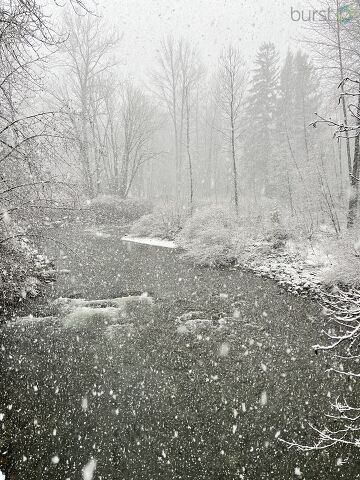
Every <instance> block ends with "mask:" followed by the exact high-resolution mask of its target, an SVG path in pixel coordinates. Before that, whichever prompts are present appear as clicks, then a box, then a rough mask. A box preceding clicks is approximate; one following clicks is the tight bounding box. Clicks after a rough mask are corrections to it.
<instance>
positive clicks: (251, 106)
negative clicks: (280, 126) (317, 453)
mask: <svg viewBox="0 0 360 480" xmlns="http://www.w3.org/2000/svg"><path fill="white" fill-rule="evenodd" d="M278 83H279V55H278V53H277V51H276V48H275V46H274V44H272V43H263V44H262V45H261V46H260V48H259V51H258V53H257V56H256V60H255V68H254V71H253V75H252V81H251V87H250V92H249V96H248V104H247V114H246V124H247V130H248V132H247V134H248V135H247V141H246V143H245V145H244V156H245V164H246V166H247V170H248V172H247V176H248V180H249V182H250V185H251V187H252V189H253V191H254V193H255V195H256V196H258V195H261V194H265V195H269V194H270V193H271V192H270V183H269V167H270V162H271V158H272V156H273V153H274V151H273V150H274V142H273V136H274V130H275V123H274V122H275V113H276V109H277V94H278Z"/></svg>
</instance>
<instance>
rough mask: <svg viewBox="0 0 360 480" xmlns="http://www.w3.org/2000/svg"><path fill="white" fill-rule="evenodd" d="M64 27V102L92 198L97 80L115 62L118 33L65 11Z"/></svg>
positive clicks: (95, 19)
mask: <svg viewBox="0 0 360 480" xmlns="http://www.w3.org/2000/svg"><path fill="white" fill-rule="evenodd" d="M65 27H66V30H67V31H68V32H69V38H68V41H67V42H66V43H65V51H66V57H67V61H66V64H67V67H68V73H69V75H68V76H67V80H66V84H65V86H64V92H63V97H64V103H66V104H67V105H68V108H69V114H70V119H71V122H72V126H73V129H74V131H75V134H76V135H75V137H76V141H77V143H78V148H79V160H80V165H81V167H82V176H83V182H84V189H85V192H86V194H87V195H88V196H89V197H90V198H92V197H94V196H95V195H96V194H97V193H98V191H97V190H98V189H97V187H96V185H97V184H98V180H97V176H98V175H99V172H98V164H97V154H96V151H97V140H98V139H96V138H94V133H95V130H94V126H95V124H96V121H97V120H96V115H97V111H98V106H97V105H95V104H94V102H95V103H97V102H98V100H99V83H101V81H102V79H103V77H104V75H105V74H106V73H107V72H108V71H109V70H110V69H111V68H112V67H113V66H114V65H115V62H114V60H113V58H112V56H111V52H112V50H113V48H114V46H115V45H116V44H117V43H118V41H119V38H118V36H116V35H114V34H113V33H104V32H105V31H106V28H105V27H104V24H103V20H102V19H101V18H100V17H95V16H90V15H87V16H79V15H74V14H73V15H71V14H69V13H68V14H67V15H66V16H65Z"/></svg>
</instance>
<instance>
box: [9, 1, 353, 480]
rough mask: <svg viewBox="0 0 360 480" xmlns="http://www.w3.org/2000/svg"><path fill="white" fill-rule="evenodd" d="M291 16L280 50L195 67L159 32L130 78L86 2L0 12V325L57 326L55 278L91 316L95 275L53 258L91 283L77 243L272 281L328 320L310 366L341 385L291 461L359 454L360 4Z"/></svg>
mask: <svg viewBox="0 0 360 480" xmlns="http://www.w3.org/2000/svg"><path fill="white" fill-rule="evenodd" d="M99 3H100V4H101V2H99ZM119 8H120V7H119ZM219 8H220V7H219ZM294 8H295V7H294V6H291V5H290V4H289V7H288V8H287V13H288V16H289V18H290V17H291V16H292V17H293V18H292V19H293V21H296V23H299V22H302V24H303V26H302V28H301V29H300V30H299V31H300V34H299V38H296V41H295V42H293V41H292V42H289V46H286V48H284V45H278V44H276V43H275V42H273V41H272V40H270V39H269V40H265V41H262V42H261V44H260V46H259V47H258V48H256V49H254V50H253V51H252V52H251V58H250V59H249V53H248V52H247V51H244V48H243V45H242V43H241V42H240V41H239V42H238V43H236V42H233V43H228V44H223V45H222V47H221V51H220V53H219V55H218V56H217V57H216V59H215V61H209V59H208V58H207V55H206V52H204V51H203V49H199V48H198V45H197V43H196V42H192V41H191V38H189V37H187V36H183V35H177V32H172V31H169V32H168V33H167V34H166V35H165V36H163V38H162V39H161V40H160V41H159V42H158V44H157V46H156V50H155V51H156V54H155V55H154V57H153V58H150V59H146V61H145V58H144V65H140V64H139V65H136V64H134V65H133V71H137V69H138V71H139V72H138V75H135V74H130V73H129V71H128V70H127V69H124V68H123V66H124V53H123V45H124V42H125V40H126V39H125V38H124V33H123V32H122V29H121V25H119V24H117V23H116V22H115V21H114V24H109V19H108V18H105V17H104V15H103V14H102V6H101V5H98V4H97V3H95V2H92V1H91V0H89V1H87V0H69V1H68V2H65V4H64V5H62V4H61V5H60V4H58V2H56V0H54V1H52V0H48V1H44V2H43V1H39V0H2V1H1V3H0V166H1V168H0V325H1V324H2V325H7V324H10V325H12V324H15V325H16V324H17V323H16V322H18V321H19V320H18V319H19V317H21V318H22V317H26V318H28V316H29V315H30V317H34V318H35V319H36V318H37V317H38V318H39V321H41V320H40V319H41V318H45V317H46V318H49V317H51V316H55V317H56V318H58V317H59V316H61V315H63V314H64V311H66V312H67V314H68V313H69V311H70V310H63V309H64V306H63V305H62V306H61V308H60V307H59V300H58V297H61V298H62V297H67V296H69V297H71V295H67V294H68V293H69V291H70V290H69V289H65V290H64V289H63V284H64V280H63V277H64V276H68V279H67V280H66V281H65V283H66V282H68V283H67V287H69V285H72V286H74V284H76V288H77V290H76V289H75V290H76V291H75V290H74V292H75V293H73V298H85V297H86V298H87V300H86V301H87V302H90V294H89V295H88V296H87V294H85V292H86V291H87V290H86V288H85V287H84V285H85V283H86V281H87V282H88V283H89V285H90V283H91V282H92V283H91V285H95V284H96V282H98V283H99V284H101V282H102V280H101V278H102V277H101V278H100V274H99V277H98V279H97V277H96V272H95V273H94V272H93V271H92V270H91V274H89V278H87V279H85V280H84V278H83V277H82V275H83V274H82V273H81V274H80V277H81V281H80V280H79V278H80V277H77V276H76V275H75V274H74V276H73V277H71V266H70V267H69V265H68V264H66V260H67V258H68V257H71V256H72V255H74V258H75V257H76V256H77V257H81V262H80V264H79V265H80V267H79V269H80V270H81V269H82V268H84V271H86V272H88V270H87V268H90V267H89V265H90V263H91V261H93V258H92V255H95V254H93V253H88V256H86V255H87V253H86V252H87V250H86V249H87V248H88V244H90V243H91V242H95V243H96V242H98V241H101V239H103V240H104V241H105V240H106V239H107V238H110V237H111V238H112V239H113V240H112V241H114V242H115V241H116V247H115V243H114V248H116V249H117V248H118V247H117V246H118V245H120V244H121V242H122V241H123V240H124V239H125V241H127V240H130V241H132V240H134V241H136V242H138V241H140V242H141V239H144V238H145V239H147V240H149V239H150V244H151V242H154V244H155V245H157V246H158V247H159V246H160V247H161V245H171V246H173V247H175V248H178V249H180V250H181V252H182V253H181V258H182V261H185V262H188V263H187V264H188V265H191V266H194V268H207V269H210V270H209V271H213V270H214V271H216V272H223V271H225V272H228V273H229V272H230V273H229V275H230V274H231V275H232V273H231V272H233V271H238V270H241V271H245V272H251V275H254V276H255V277H263V278H271V279H273V280H275V281H276V282H277V283H278V284H279V285H280V286H281V287H282V288H284V289H285V290H286V291H287V292H291V295H293V296H294V297H296V301H300V300H298V299H301V298H304V299H306V301H309V302H317V304H318V305H320V307H321V309H322V313H323V314H324V316H325V317H326V319H327V321H328V322H330V323H326V325H325V326H324V327H321V328H320V327H319V331H318V338H315V343H316V345H315V346H314V347H313V350H312V351H315V354H316V355H322V354H323V353H324V354H325V355H330V357H327V358H331V359H332V360H329V361H330V362H332V363H331V365H332V366H331V367H330V369H327V370H326V372H327V374H328V375H330V374H329V372H332V373H335V374H336V375H335V376H336V378H340V380H338V381H339V382H341V381H342V379H345V380H344V382H345V383H344V384H341V385H342V386H341V387H340V392H341V393H340V394H339V396H338V397H337V398H336V400H335V399H333V403H332V407H331V408H332V417H331V418H332V419H334V421H337V422H339V425H340V426H339V425H337V426H334V425H333V424H331V426H327V427H324V428H321V427H319V426H318V424H317V423H316V422H315V423H316V424H315V425H314V424H312V425H311V428H310V430H312V432H313V433H315V439H314V440H313V441H311V442H309V439H308V438H306V439H304V438H299V439H296V440H290V438H289V437H287V438H285V439H284V438H283V437H282V436H281V438H280V440H281V441H283V443H284V444H285V445H286V448H289V447H290V449H291V448H292V449H294V450H295V451H298V452H302V453H304V452H306V454H308V453H309V452H312V451H318V450H327V449H328V448H330V449H331V447H334V446H335V448H338V449H340V450H339V452H340V453H337V455H338V457H339V458H342V456H343V454H342V450H341V449H342V448H351V447H355V448H357V447H359V445H360V437H359V431H360V422H359V405H360V403H359V392H358V388H357V386H356V385H357V384H356V380H357V378H358V377H359V375H360V373H359V372H358V371H357V367H358V361H359V355H360V353H359V339H360V230H359V226H360V199H359V192H360V190H359V187H360V2H359V1H358V0H346V1H343V0H319V1H318V2H317V4H316V10H315V12H316V13H319V12H326V15H325V14H317V15H314V11H313V15H312V16H311V15H310V13H311V12H310V10H309V16H307V15H306V18H303V17H304V12H302V15H303V17H301V12H298V13H299V17H296V15H295V13H294ZM239 9H240V6H239ZM304 9H305V10H304V11H305V13H307V12H308V8H307V7H306V8H305V7H304ZM296 12H297V11H296ZM134 15H136V13H134ZM294 16H295V19H294ZM188 20H189V21H191V20H190V19H188ZM294 45H295V46H294ZM127 62H131V59H130V60H129V59H128V60H127ZM69 232H70V233H69ZM95 243H94V245H95ZM91 244H93V243H91ZM106 248H107V247H105V246H104V249H103V253H102V254H104V255H105V254H106ZM109 248H110V247H109ZM116 249H115V250H114V252H115V253H114V252H113V251H112V250H111V252H112V253H111V255H110V253H109V258H108V259H107V261H109V262H110V263H109V268H110V266H111V262H113V261H114V262H115V261H117V260H116V259H115V257H116V255H117V254H118V250H116ZM109 252H110V250H109ZM112 255H114V257H112V258H111V259H110V256H112ZM119 255H120V254H119ZM150 256H151V255H150ZM119 258H120V257H119ZM124 258H125V257H124ZM64 261H65V263H64ZM146 261H147V260H144V262H146ZM74 262H75V260H74ZM139 262H140V260H139ZM103 265H105V263H104V264H102V263H101V264H100V265H99V267H98V268H99V269H100V270H101V269H102V268H104V269H105V267H104V266H103ZM106 265H107V264H106ZM121 265H126V261H125V260H124V263H122V264H121ZM121 265H120V267H119V272H122V270H121V269H122V266H121ZM91 268H92V267H91ZM106 268H107V267H106ZM191 268H193V267H191ZM154 271H155V270H154ZM200 271H202V270H200ZM164 272H165V273H164ZM163 274H164V275H166V274H167V273H166V268H165V270H164V271H162V272H160V273H159V275H160V276H161V275H163ZM215 274H216V275H217V273H215ZM86 275H87V273H86V274H84V275H83V276H86ZM91 275H95V276H94V277H91ZM121 275H122V274H121V273H119V274H118V276H121ZM143 275H145V273H144V272H143ZM146 275H147V273H146ZM90 277H91V281H90ZM114 277H115V274H114ZM139 278H140V277H139ZM143 278H144V277H141V282H142V281H143ZM124 281H125V280H124ZM231 281H232V280H231ZM78 282H85V283H84V284H81V285H82V286H81V287H80V286H79V285H78ZM139 282H140V280H139ZM141 282H140V283H139V287H138V288H136V289H135V290H136V291H137V290H139V292H140V291H141V292H142V289H143V286H142V285H143V283H141ZM225 283H227V282H225ZM225 283H224V284H225ZM230 283H231V282H230ZM59 285H60V287H59ZM109 285H110V284H109ZM126 285H127V284H126ZM105 286H106V288H107V287H108V284H107V283H106V282H105V283H104V285H103V287H104V288H105ZM83 287H84V288H85V290H81V288H83ZM69 288H70V287H69ZM74 288H75V287H74ZM99 288H100V287H99ZM109 288H110V287H109ZM59 289H60V290H59ZM62 289H63V290H62ZM150 289H151V286H150ZM110 290H111V288H110ZM133 290H134V289H133ZM111 291H112V290H111ZM124 291H125V290H124ZM59 292H60V293H59ZM99 295H100V294H99ZM99 295H95V296H97V297H98V298H99ZM221 295H224V297H221ZM226 295H228V293H226V294H225V293H220V299H221V298H223V299H224V298H227V297H226ZM229 295H230V296H231V294H229ZM91 296H92V297H94V295H93V294H91ZM103 296H105V298H106V295H105V292H104V293H103ZM117 296H118V297H120V296H121V295H117V294H115V293H114V298H116V297H117ZM88 297H89V298H88ZM92 300H93V298H92ZM301 301H302V300H301ZM60 303H61V302H60ZM70 303H71V301H70ZM70 303H69V304H68V306H67V307H66V309H68V308H70V306H69V305H70ZM115 303H116V302H115ZM71 305H72V304H71ZM74 305H75V304H74ZM79 305H80V304H79ZM109 305H110V307H109ZM109 305H107V307H109V308H115V307H116V308H120V307H119V306H118V305H117V304H116V305H115V306H114V305H112V304H109ZM71 308H73V307H71ZM74 308H75V307H74ZM79 308H80V307H79ZM82 308H85V309H86V308H88V304H85V303H84V304H83V305H82ZM176 308H177V307H176ZM176 308H175V307H174V309H175V310H176ZM304 308H305V307H304ZM175 310H174V311H175ZM236 311H237V310H236ZM190 313H191V314H192V313H193V312H190ZM319 315H320V314H319ZM265 317H266V315H264V318H265ZM178 318H180V317H178ZM189 318H190V317H189ZM191 318H192V317H191ZM36 328H38V327H36ZM299 329H301V326H300V327H299ZM324 333H325V337H326V338H325V339H324V338H323V334H324ZM0 340H1V339H0ZM89 341H90V340H89ZM0 343H1V342H0ZM308 348H309V350H311V348H312V345H311V344H309V345H308ZM263 370H264V369H263ZM264 371H266V370H264ZM325 376H326V374H325V370H324V377H325ZM346 382H348V383H346ZM329 388H330V387H329ZM337 388H338V387H334V389H335V390H336V389H337ZM356 388H357V390H356ZM347 394H348V395H349V396H350V398H351V399H352V401H353V402H354V403H351V401H350V400H348V398H349V397H348V396H346V395H347ZM262 398H263V397H262ZM324 402H325V403H326V402H327V399H326V398H325V400H324ZM260 403H261V402H260ZM265 403H266V402H265ZM325 403H324V404H325ZM319 415H320V414H319ZM325 417H326V415H323V414H321V418H325ZM2 419H3V416H2V414H1V417H0V420H2ZM319 421H320V420H319ZM290 433H291V430H290ZM291 436H292V435H290V437H291ZM6 441H7V440H6ZM5 444H6V442H5ZM1 448H2V443H0V453H1V451H2V450H1ZM337 452H338V451H337ZM160 457H161V455H160ZM1 458H2V457H1V455H0V471H1V468H2V466H1V465H2V463H1ZM19 458H20V457H19ZM53 458H55V457H53ZM164 458H165V457H164ZM351 458H352V460H351V461H349V463H352V465H355V466H356V465H357V466H359V464H358V463H356V462H358V459H356V456H354V457H351ZM53 463H57V462H53ZM345 463H346V462H345V461H344V464H345ZM92 465H93V469H95V467H96V463H95V464H92ZM341 465H342V463H341V462H340V464H339V463H338V464H336V466H337V467H339V466H341ZM90 467H91V465H90ZM90 467H89V468H90ZM334 468H335V467H334ZM94 471H95V470H94ZM299 472H300V473H299ZM9 475H10V474H9ZM92 475H93V473H91V475H90V474H89V476H85V474H84V473H83V478H89V479H92V478H93V477H92ZM104 475H105V474H104ZM129 475H130V474H129ZM229 475H230V474H229ZM239 475H240V474H239ZM241 475H243V473H241ZM279 475H280V474H279ZM284 475H285V474H284ZM295 475H296V477H297V478H325V476H324V477H320V476H316V475H315V473H314V471H313V473H312V475H313V476H306V477H305V476H304V477H303V476H302V475H303V474H302V473H301V470H300V467H298V466H296V468H295ZM349 475H350V474H349ZM0 478H1V475H0ZM4 478H6V479H7V478H11V479H12V478H18V477H12V476H11V477H10V476H9V477H4ZM19 478H22V477H19ZM29 478H30V477H29ZM31 478H32V477H31ZM38 478H40V477H38ZM43 478H50V477H43ZM51 478H57V477H51ZM63 478H65V477H63ZM71 478H72V477H71ZM74 478H75V477H74ZM79 478H80V477H79ZM94 478H95V477H94ZM99 478H110V477H107V476H106V475H105V476H104V477H99ZM116 478H117V477H116ZM119 478H120V477H119ZM121 478H123V477H121ZM124 478H125V477H124ZM126 478H134V477H130V476H128V477H126ZM138 478H140V477H138ZM147 478H150V477H147ZM151 478H152V477H151ZM158 478H160V477H158ZM161 478H163V477H161ZM164 478H165V477H164ZM167 478H180V477H175V476H174V477H167ZM184 478H185V477H184ZM186 478H195V477H194V476H193V477H186ZM198 478H200V477H198ZM201 478H202V477H201ZM208 478H215V477H210V476H209V477H208ZM216 478H220V477H216ZM221 478H228V477H225V476H224V477H221ZM229 478H270V477H259V476H257V477H256V476H253V477H247V476H246V477H245V476H239V477H231V476H230V477H229ZM271 478H279V479H280V478H290V477H286V476H284V477H282V476H278V477H271ZM329 478H355V477H353V476H342V477H336V476H334V477H329Z"/></svg>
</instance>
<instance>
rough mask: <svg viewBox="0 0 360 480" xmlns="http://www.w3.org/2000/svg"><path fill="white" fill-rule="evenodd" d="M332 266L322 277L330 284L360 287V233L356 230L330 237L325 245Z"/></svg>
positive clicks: (325, 270)
mask: <svg viewBox="0 0 360 480" xmlns="http://www.w3.org/2000/svg"><path fill="white" fill-rule="evenodd" d="M325 252H326V253H327V255H328V258H329V263H330V266H329V267H327V268H326V269H324V271H323V272H322V277H323V280H324V282H325V283H327V284H329V285H344V286H345V285H352V286H353V287H355V288H359V287H360V235H358V234H357V233H356V232H351V233H346V234H343V235H342V236H341V237H340V238H338V239H330V238H329V239H328V244H327V245H326V246H325Z"/></svg>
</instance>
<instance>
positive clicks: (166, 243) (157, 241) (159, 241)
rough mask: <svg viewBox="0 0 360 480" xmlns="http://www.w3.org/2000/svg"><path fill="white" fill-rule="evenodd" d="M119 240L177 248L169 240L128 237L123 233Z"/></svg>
mask: <svg viewBox="0 0 360 480" xmlns="http://www.w3.org/2000/svg"><path fill="white" fill-rule="evenodd" d="M121 240H122V241H123V242H132V243H140V244H142V245H150V246H152V247H163V248H177V245H176V243H175V242H173V241H171V240H162V239H161V238H149V237H130V236H128V235H125V236H124V237H122V239H121Z"/></svg>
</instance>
